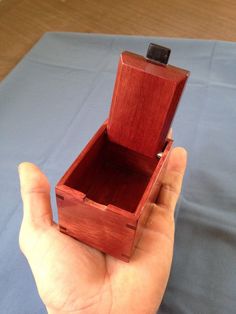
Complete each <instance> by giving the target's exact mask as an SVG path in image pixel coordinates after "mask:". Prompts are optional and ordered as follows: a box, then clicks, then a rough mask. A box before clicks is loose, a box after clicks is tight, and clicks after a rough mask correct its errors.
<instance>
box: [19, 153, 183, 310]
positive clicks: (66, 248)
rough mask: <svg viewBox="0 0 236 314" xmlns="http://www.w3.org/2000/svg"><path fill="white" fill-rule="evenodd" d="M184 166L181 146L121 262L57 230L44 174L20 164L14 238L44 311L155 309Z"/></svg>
mask: <svg viewBox="0 0 236 314" xmlns="http://www.w3.org/2000/svg"><path fill="white" fill-rule="evenodd" d="M185 167H186V152H185V150H184V149H182V148H175V149H174V150H173V151H172V152H171V156H170V159H169V162H168V166H167V171H166V174H165V177H164V179H163V183H162V188H161V191H160V193H159V197H158V200H157V203H156V204H152V206H153V210H152V213H151V215H150V217H149V220H148V222H147V225H146V227H145V229H144V232H143V236H142V238H141V240H140V242H139V244H138V246H137V247H136V250H135V252H134V255H133V257H132V259H131V261H130V262H129V263H125V262H122V261H120V260H117V259H115V258H113V257H111V256H108V255H105V254H103V253H101V252H99V251H97V250H96V249H93V248H90V247H88V246H86V245H85V244H83V243H80V242H79V241H76V240H74V239H73V238H71V237H69V236H67V235H65V234H62V233H60V232H59V230H58V227H57V225H56V224H55V223H54V222H53V218H52V209H51V206H50V187H49V183H48V181H47V178H46V177H45V175H44V174H43V173H42V172H41V171H40V170H39V169H38V168H37V167H36V166H35V165H33V164H30V163H22V164H21V165H20V166H19V174H20V183H21V195H22V200H23V204H24V217H23V221H22V226H21V230H20V238H19V242H20V247H21V250H22V252H23V253H24V255H25V256H26V258H27V260H28V262H29V265H30V267H31V269H32V272H33V275H34V278H35V281H36V284H37V288H38V291H39V294H40V297H41V298H42V300H43V302H44V304H45V306H46V308H47V310H48V313H51V314H53V313H64V314H67V313H70V314H77V313H102V314H106V313H124V314H126V313H131V314H132V313H135V314H139V313H142V314H146V313H148V314H149V313H155V312H156V310H157V309H158V307H159V305H160V303H161V300H162V297H163V294H164V291H165V288H166V285H167V281H168V278H169V273H170V266H171V261H172V255H173V243H174V209H175V206H176V202H177V199H178V197H179V193H180V190H181V185H182V179H183V175H184V172H185Z"/></svg>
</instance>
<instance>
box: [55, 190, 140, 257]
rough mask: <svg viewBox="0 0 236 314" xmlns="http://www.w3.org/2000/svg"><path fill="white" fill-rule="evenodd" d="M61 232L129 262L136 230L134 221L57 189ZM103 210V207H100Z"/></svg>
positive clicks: (107, 208)
mask: <svg viewBox="0 0 236 314" xmlns="http://www.w3.org/2000/svg"><path fill="white" fill-rule="evenodd" d="M57 204H58V217H59V226H60V231H61V232H63V233H65V234H68V235H70V236H72V237H74V238H76V239H78V240H80V241H81V242H83V243H85V244H88V245H89V246H92V247H94V248H96V249H98V250H100V251H102V252H105V253H108V254H109V255H112V256H114V257H117V258H119V259H122V260H124V261H129V259H130V256H131V253H132V248H133V242H134V237H135V229H136V226H135V225H134V223H133V221H131V220H130V219H128V218H127V217H123V216H121V215H119V214H116V213H114V212H113V211H111V210H109V207H106V206H99V205H98V207H96V205H95V203H93V202H91V203H90V202H89V201H84V200H78V199H76V198H73V197H71V195H68V194H66V193H64V192H63V191H59V190H57ZM99 207H100V208H99Z"/></svg>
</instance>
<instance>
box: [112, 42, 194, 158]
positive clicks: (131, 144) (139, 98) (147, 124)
mask: <svg viewBox="0 0 236 314" xmlns="http://www.w3.org/2000/svg"><path fill="white" fill-rule="evenodd" d="M168 51H169V49H168V48H165V47H161V46H158V45H154V44H150V46H149V50H148V53H147V58H144V57H143V56H140V55H137V54H134V53H132V52H128V51H125V52H123V53H122V54H121V56H120V61H119V65H118V71H117V76H116V82H115V87H114V92H113V97H112V104H111V109H110V115H109V119H108V127H107V133H108V137H109V139H110V140H111V141H112V142H115V143H117V144H120V145H122V146H125V147H127V148H129V149H131V150H134V151H136V152H139V153H141V154H143V155H146V156H149V157H153V156H155V155H156V154H158V153H159V152H161V151H162V150H163V148H164V145H165V141H166V136H167V133H168V130H169V128H170V125H171V122H172V120H173V117H174V114H175V112H176V109H177V105H178V103H179V100H180V97H181V94H182V91H183V88H184V85H185V83H186V80H187V78H188V76H189V72H188V71H186V70H184V69H180V68H177V67H174V66H171V65H166V64H165V63H167V61H168V53H169V52H170V51H169V52H168Z"/></svg>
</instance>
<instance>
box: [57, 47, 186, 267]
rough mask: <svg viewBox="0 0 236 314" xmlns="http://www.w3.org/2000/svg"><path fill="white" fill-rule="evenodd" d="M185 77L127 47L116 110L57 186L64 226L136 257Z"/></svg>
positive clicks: (93, 243) (75, 234) (123, 257)
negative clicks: (130, 50)
mask: <svg viewBox="0 0 236 314" xmlns="http://www.w3.org/2000/svg"><path fill="white" fill-rule="evenodd" d="M187 76H188V71H186V70H183V69H179V68H176V67H173V66H168V65H162V64H157V63H156V61H155V62H154V61H153V60H152V61H150V60H147V59H145V58H144V57H142V56H139V55H136V54H134V53H131V52H123V53H122V54H121V57H120V63H119V66H118V71H117V77H116V83H115V88H114V93H113V100H112V105H111V111H110V112H111V113H110V116H109V118H108V120H107V121H106V122H105V123H104V124H103V125H102V126H101V128H100V129H99V130H98V131H97V133H96V134H95V135H94V136H93V138H92V139H91V140H90V141H89V143H88V144H87V145H86V147H85V148H84V150H83V151H82V153H81V154H80V155H79V156H78V157H77V159H76V160H75V161H74V162H73V164H72V165H71V166H70V167H69V169H68V170H67V171H66V173H65V174H64V176H63V177H62V178H61V180H60V181H59V182H58V184H57V186H56V199H57V206H58V218H59V226H60V230H61V232H63V233H65V234H67V235H70V236H72V237H74V238H76V239H78V240H80V241H82V242H84V243H86V244H88V245H90V246H92V247H94V248H96V249H98V250H100V251H102V252H104V253H107V254H109V255H112V256H114V257H116V258H119V259H121V260H124V261H126V262H128V261H129V260H130V258H131V256H132V253H133V250H134V249H135V246H136V244H137V243H138V241H139V239H140V237H141V236H142V231H143V230H144V228H145V222H146V220H147V218H148V216H149V214H150V211H151V208H152V203H153V202H155V200H156V197H157V195H158V192H159V189H160V187H161V182H162V176H163V174H164V172H165V168H166V165H167V161H168V158H169V154H170V151H171V147H172V144H173V141H172V140H170V139H167V138H166V136H167V130H168V129H169V127H170V124H171V121H172V119H173V116H174V112H175V110H176V107H177V104H178V100H179V98H180V96H181V93H182V91H183V86H184V84H185V82H186V79H187ZM131 85H132V86H131ZM130 91H131V92H130ZM156 92H157V93H158V94H157V95H156ZM117 122H118V123H117ZM139 130H141V136H140V132H139ZM160 148H161V152H162V155H161V157H160V158H159V157H158V156H157V153H159V152H160Z"/></svg>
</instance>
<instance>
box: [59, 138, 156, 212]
mask: <svg viewBox="0 0 236 314" xmlns="http://www.w3.org/2000/svg"><path fill="white" fill-rule="evenodd" d="M157 163H158V158H157V157H153V158H150V157H146V156H143V155H141V154H139V153H136V152H134V151H131V150H129V149H127V148H125V147H122V146H120V145H117V144H115V143H112V142H110V141H109V139H108V137H107V134H106V132H104V133H103V134H102V135H101V136H100V137H99V138H98V139H97V140H96V142H95V143H94V144H93V145H92V146H91V147H89V149H88V151H87V153H86V154H85V156H84V158H83V159H82V160H80V162H78V164H77V165H76V167H75V169H74V171H73V172H72V173H71V174H70V175H69V177H68V178H67V179H66V181H65V185H67V186H69V187H70V188H73V189H75V190H78V191H81V192H83V193H84V194H86V197H87V198H89V199H91V200H93V201H95V202H97V203H100V204H103V205H109V204H112V205H114V206H117V207H119V208H122V209H124V210H127V211H129V212H135V210H136V208H137V206H138V204H139V202H140V200H141V198H142V195H143V193H144V191H145V189H146V187H147V184H148V182H149V180H150V177H151V175H152V173H153V171H154V169H155V168H156V166H157Z"/></svg>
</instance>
